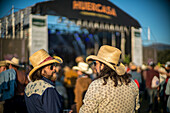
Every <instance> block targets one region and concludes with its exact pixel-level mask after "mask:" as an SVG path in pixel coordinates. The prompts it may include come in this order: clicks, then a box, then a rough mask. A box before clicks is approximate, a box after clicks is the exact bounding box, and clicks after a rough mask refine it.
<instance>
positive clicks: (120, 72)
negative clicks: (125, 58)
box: [86, 55, 125, 75]
mask: <svg viewBox="0 0 170 113" xmlns="http://www.w3.org/2000/svg"><path fill="white" fill-rule="evenodd" d="M90 60H97V61H100V62H102V63H104V64H106V65H107V66H109V67H110V68H111V69H113V70H114V71H115V72H116V73H117V74H118V75H124V74H125V66H124V65H123V64H122V63H120V65H119V66H117V67H116V69H115V67H114V66H113V65H112V64H111V63H109V62H107V61H106V60H104V59H102V58H100V57H98V56H95V55H90V56H88V57H87V58H86V62H89V61H90Z"/></svg>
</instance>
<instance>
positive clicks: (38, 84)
mask: <svg viewBox="0 0 170 113" xmlns="http://www.w3.org/2000/svg"><path fill="white" fill-rule="evenodd" d="M48 88H53V89H54V88H55V87H54V86H53V85H51V84H49V83H47V82H45V81H43V80H37V81H35V82H30V83H29V84H28V85H27V86H26V88H25V94H26V95H27V96H28V97H29V96H31V95H32V94H38V95H42V94H43V93H44V91H45V90H46V89H48Z"/></svg>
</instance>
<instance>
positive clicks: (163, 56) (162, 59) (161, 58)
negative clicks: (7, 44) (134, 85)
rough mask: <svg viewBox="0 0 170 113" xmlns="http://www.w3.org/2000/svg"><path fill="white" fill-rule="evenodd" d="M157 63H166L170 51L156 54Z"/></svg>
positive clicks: (168, 59)
mask: <svg viewBox="0 0 170 113" xmlns="http://www.w3.org/2000/svg"><path fill="white" fill-rule="evenodd" d="M157 56H158V62H160V63H161V64H165V63H166V62H167V61H170V50H163V51H158V52H157Z"/></svg>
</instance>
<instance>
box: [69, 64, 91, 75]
mask: <svg viewBox="0 0 170 113" xmlns="http://www.w3.org/2000/svg"><path fill="white" fill-rule="evenodd" d="M72 69H73V70H79V71H82V72H84V73H86V74H88V75H90V74H92V73H93V70H92V69H91V68H89V69H88V70H87V71H84V70H82V69H81V68H79V67H78V66H73V68H72Z"/></svg>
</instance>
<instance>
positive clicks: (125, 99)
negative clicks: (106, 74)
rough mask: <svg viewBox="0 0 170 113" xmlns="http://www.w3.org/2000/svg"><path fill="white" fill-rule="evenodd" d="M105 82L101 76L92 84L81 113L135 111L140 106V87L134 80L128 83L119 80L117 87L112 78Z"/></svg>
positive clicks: (128, 112) (133, 112) (126, 112)
mask: <svg viewBox="0 0 170 113" xmlns="http://www.w3.org/2000/svg"><path fill="white" fill-rule="evenodd" d="M103 83H104V81H103V78H99V79H97V80H95V81H93V82H92V83H91V84H90V86H89V88H88V90H87V92H86V95H85V98H84V100H83V103H84V104H83V105H82V107H81V108H80V111H79V113H135V110H138V109H139V108H140V104H139V89H138V87H137V85H136V84H135V82H134V81H133V80H131V82H130V83H129V84H128V85H125V84H122V85H121V84H120V83H119V82H118V86H117V87H115V86H114V82H113V81H112V80H111V79H108V81H107V84H106V85H103Z"/></svg>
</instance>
